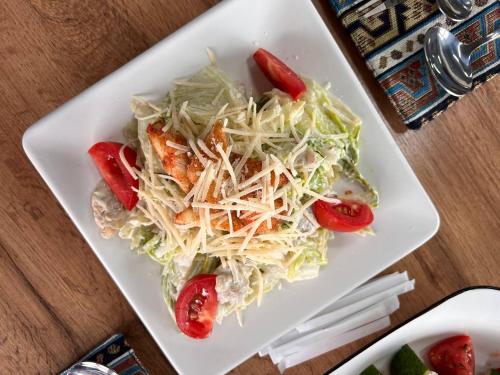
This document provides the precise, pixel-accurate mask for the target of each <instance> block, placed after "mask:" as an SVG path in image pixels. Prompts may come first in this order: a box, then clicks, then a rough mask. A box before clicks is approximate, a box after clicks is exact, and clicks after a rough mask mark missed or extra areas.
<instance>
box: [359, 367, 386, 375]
mask: <svg viewBox="0 0 500 375" xmlns="http://www.w3.org/2000/svg"><path fill="white" fill-rule="evenodd" d="M359 375H382V373H381V372H380V371H379V370H378V369H377V368H376V367H375V366H374V365H370V366H369V367H367V368H365V369H364V370H363V372H361V374H359Z"/></svg>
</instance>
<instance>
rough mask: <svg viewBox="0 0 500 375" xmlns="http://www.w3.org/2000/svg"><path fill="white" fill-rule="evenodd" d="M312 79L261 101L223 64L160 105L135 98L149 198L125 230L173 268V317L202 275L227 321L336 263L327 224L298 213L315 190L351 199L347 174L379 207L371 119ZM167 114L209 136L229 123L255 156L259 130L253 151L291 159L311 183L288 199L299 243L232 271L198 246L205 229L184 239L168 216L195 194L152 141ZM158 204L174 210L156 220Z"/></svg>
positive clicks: (166, 278)
mask: <svg viewBox="0 0 500 375" xmlns="http://www.w3.org/2000/svg"><path fill="white" fill-rule="evenodd" d="M303 80H304V82H305V83H306V86H307V91H306V93H305V94H304V95H303V96H302V97H301V99H300V100H297V101H294V100H292V99H291V97H290V96H289V95H287V94H285V93H283V92H281V91H280V90H278V89H273V90H271V91H270V92H267V93H265V94H264V96H263V97H262V98H260V100H258V101H257V103H255V102H254V101H253V99H252V98H249V99H247V98H246V96H245V92H244V89H243V87H242V86H241V85H239V84H237V83H235V82H234V81H232V80H231V79H230V78H228V77H227V75H226V74H225V73H224V72H223V71H222V70H221V69H220V68H218V67H217V66H216V65H209V66H207V67H204V68H203V69H201V70H200V71H199V72H197V73H196V74H195V75H193V76H192V77H189V78H186V79H178V80H176V81H174V83H173V87H172V89H171V90H170V92H169V93H168V94H167V95H166V96H165V98H164V99H163V100H162V101H161V102H159V103H157V104H153V103H150V102H148V101H146V100H145V99H143V98H140V97H134V98H133V100H132V103H131V108H132V110H133V112H134V114H135V116H136V119H135V120H134V121H132V122H130V124H129V125H128V126H127V127H126V129H125V130H124V132H125V134H126V137H127V139H128V140H129V141H133V140H134V139H137V140H138V155H139V162H140V163H139V164H140V165H141V166H144V167H143V168H142V171H141V172H138V174H140V185H139V192H140V199H141V201H143V203H144V204H143V205H142V206H141V208H142V212H141V211H140V210H138V209H135V210H134V211H132V213H131V214H130V216H129V219H128V221H127V222H126V224H125V225H124V226H123V227H122V228H121V229H120V231H119V235H120V237H121V238H125V239H129V240H130V245H131V248H132V249H134V250H135V251H137V252H138V253H139V254H147V255H148V256H149V257H151V259H153V260H154V261H155V262H158V263H160V264H162V265H163V272H162V281H161V289H162V294H163V296H164V298H165V302H166V304H167V306H168V308H169V310H170V312H171V314H172V315H174V309H175V301H176V299H177V297H178V295H179V293H180V291H181V289H182V287H183V286H184V284H185V282H186V281H187V280H189V279H190V278H192V277H193V276H195V275H197V274H200V273H215V274H217V284H216V289H217V293H218V302H219V307H218V315H217V320H218V321H221V320H222V319H223V318H224V317H225V316H227V315H229V314H231V313H233V312H239V311H242V310H243V309H245V308H246V307H247V306H248V305H249V304H251V303H253V302H254V301H255V300H258V299H259V300H260V298H261V297H262V294H263V293H267V292H269V291H270V290H272V289H273V288H274V287H276V286H277V285H280V283H281V282H283V281H288V282H295V281H298V280H304V279H310V278H314V277H316V276H317V275H318V272H319V270H320V268H321V267H322V266H324V265H326V264H327V254H326V253H327V240H328V238H329V236H330V232H328V231H327V230H325V229H322V228H318V227H317V226H316V224H315V222H314V220H311V221H309V220H305V219H304V218H302V219H301V221H300V222H298V221H294V220H293V218H294V215H295V214H297V212H299V213H301V214H302V213H303V211H300V209H301V207H302V206H304V204H305V203H306V202H307V201H309V200H310V199H311V197H312V196H314V197H316V199H317V194H314V193H311V191H313V192H316V193H319V194H324V195H328V194H338V195H340V196H341V195H342V193H343V192H344V191H346V190H345V189H344V190H342V191H340V188H339V191H337V190H336V187H335V186H336V184H338V183H339V182H340V181H344V182H345V181H347V185H349V184H351V183H352V184H356V186H357V187H358V188H359V189H361V191H362V192H361V193H359V194H357V195H356V197H358V198H359V199H360V200H363V201H365V202H366V203H368V204H370V205H371V206H372V207H376V206H377V205H378V194H377V192H376V190H375V188H374V187H372V186H371V185H370V184H369V183H368V181H367V180H366V179H365V178H364V177H363V176H362V174H361V173H360V171H359V169H358V161H359V147H360V139H359V135H360V129H361V120H360V119H359V118H358V117H357V116H356V115H355V114H354V113H352V112H351V110H350V109H349V108H348V107H346V106H345V105H344V104H343V103H342V102H341V101H340V100H339V99H337V98H335V97H334V96H333V95H331V94H330V92H329V91H328V90H327V89H325V88H324V87H323V86H321V85H320V84H318V83H317V82H315V81H313V80H311V79H308V78H303ZM222 113H223V114H222ZM159 119H160V120H162V121H163V123H164V124H165V125H164V126H165V129H166V128H170V127H173V128H174V129H175V130H176V131H177V132H179V133H180V134H181V135H183V136H184V137H185V138H186V139H191V140H196V138H204V136H205V135H206V134H207V132H208V131H209V130H210V128H211V126H212V124H213V123H214V122H215V121H216V120H218V119H220V120H224V121H225V126H226V128H227V129H226V131H227V132H228V133H226V134H227V137H228V140H229V141H230V144H231V147H232V153H234V154H239V155H244V154H245V153H247V150H248V149H249V146H250V143H251V142H252V138H251V137H255V138H254V139H253V144H252V148H251V153H250V152H248V155H247V156H248V157H250V158H258V159H260V160H262V161H264V160H265V159H267V162H270V160H271V161H272V160H274V159H272V158H271V157H270V155H272V157H273V158H274V157H276V158H277V159H278V160H279V161H281V162H282V163H283V165H285V168H286V170H285V171H289V172H290V173H291V174H292V175H293V177H294V179H295V181H294V183H296V184H298V185H300V186H301V187H302V189H295V188H294V187H295V186H296V185H295V184H289V186H288V187H287V188H288V190H286V195H285V196H286V197H288V198H289V201H290V202H292V204H290V206H291V207H292V208H291V211H290V212H288V213H287V215H290V216H291V217H292V220H290V221H284V222H283V223H282V224H281V227H280V228H279V229H278V230H280V231H285V230H289V229H292V230H295V229H297V230H298V232H296V233H298V237H297V238H294V239H293V240H290V241H292V242H284V243H285V244H286V245H282V244H281V243H280V244H279V245H278V246H279V247H280V248H279V249H278V250H275V249H274V248H272V247H271V250H270V251H273V252H274V251H276V253H273V254H271V255H270V256H267V254H265V251H263V255H262V256H261V254H260V253H257V254H256V253H254V255H253V257H250V256H249V257H248V258H246V257H245V255H244V252H243V253H242V254H237V255H236V256H235V257H234V258H231V257H229V256H228V257H226V258H225V259H224V262H223V264H228V266H227V267H226V268H223V267H222V265H221V261H220V259H219V258H218V256H213V254H214V253H211V255H212V256H209V255H207V254H205V253H203V252H204V251H206V250H204V249H202V248H201V247H200V243H201V240H198V242H197V245H196V246H197V247H196V246H193V247H192V248H190V246H191V245H192V244H193V243H194V242H196V241H195V240H194V238H195V235H197V234H198V232H196V231H198V230H199V229H198V228H196V229H189V228H188V229H186V228H185V227H184V228H180V229H179V231H178V232H174V233H176V234H175V236H178V237H179V236H180V237H181V241H183V242H180V243H179V240H178V238H177V237H175V236H174V235H172V233H171V228H170V229H169V228H167V226H165V227H164V228H162V225H161V223H160V224H158V223H159V222H160V221H161V220H165V218H166V219H170V218H173V217H174V215H175V214H176V213H179V212H181V211H182V210H183V209H185V208H186V207H189V204H191V203H190V202H185V201H184V200H183V198H185V192H182V191H181V190H180V189H179V187H178V186H177V184H176V183H175V182H172V181H171V179H169V178H168V177H171V176H166V175H165V171H164V169H163V167H162V164H161V163H160V161H159V159H158V157H157V156H156V153H155V151H154V150H153V148H152V145H151V143H150V140H149V136H148V134H147V128H148V126H149V124H151V123H153V122H155V121H157V120H159ZM256 124H257V125H256ZM249 134H250V135H249ZM266 134H271V136H267V135H266ZM181 151H182V149H181ZM207 168H208V167H207ZM141 173H142V174H141ZM267 173H269V171H268V172H267ZM292 185H293V186H292ZM304 191H308V193H304ZM325 199H326V198H325ZM188 200H189V198H188ZM140 203H141V202H140ZM151 205H152V206H158V205H159V206H160V211H162V210H163V209H164V210H165V212H163V211H162V212H161V214H163V215H161V214H160V217H158V216H156V217H152V216H155V213H156V214H158V212H157V211H154V210H153V213H151V211H148V209H152V208H151V207H152V206H151ZM309 210H310V209H309ZM144 212H146V213H145V214H144ZM308 213H309V214H310V215H312V213H310V212H309V211H308ZM145 215H146V216H147V217H146V216H145ZM299 218H300V217H299ZM292 222H293V223H294V224H293V225H292ZM294 225H297V228H294V227H293V226H294ZM165 228H167V229H165ZM200 232H201V230H200ZM302 233H303V234H304V235H302ZM306 233H307V234H306ZM366 233H369V231H368V230H367V231H366ZM201 235H203V236H205V234H204V233H203V234H201ZM201 235H200V238H201ZM217 235H218V233H216V234H215V235H214V236H215V237H216V236H217ZM287 235H288V234H287ZM203 238H204V239H205V240H206V239H207V238H206V237H203ZM205 245H206V244H205ZM222 246H223V245H222ZM282 246H283V247H284V248H285V250H283V249H282V248H281V247H282ZM228 251H230V250H228ZM259 252H260V249H259ZM217 253H218V254H220V252H217Z"/></svg>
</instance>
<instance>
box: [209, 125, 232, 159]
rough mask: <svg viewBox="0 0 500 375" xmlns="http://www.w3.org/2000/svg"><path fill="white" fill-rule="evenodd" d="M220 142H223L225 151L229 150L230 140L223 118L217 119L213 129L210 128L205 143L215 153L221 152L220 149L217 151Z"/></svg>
mask: <svg viewBox="0 0 500 375" xmlns="http://www.w3.org/2000/svg"><path fill="white" fill-rule="evenodd" d="M218 143H220V144H221V146H222V149H223V150H224V151H226V150H227V146H228V144H227V143H228V142H227V138H226V134H225V133H224V126H223V124H222V121H221V120H217V121H216V122H215V124H214V126H212V130H210V133H208V135H207V136H206V137H205V144H206V145H207V147H208V149H209V150H210V151H212V152H213V153H214V154H215V155H218V154H219V151H217V147H216V146H217V144H218Z"/></svg>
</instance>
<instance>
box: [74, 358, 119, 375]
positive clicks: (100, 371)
mask: <svg viewBox="0 0 500 375" xmlns="http://www.w3.org/2000/svg"><path fill="white" fill-rule="evenodd" d="M68 375H118V374H117V373H116V372H115V371H114V370H112V369H110V368H109V367H106V366H104V365H101V364H99V363H95V362H89V361H85V362H80V363H77V364H75V365H73V366H72V367H71V368H70V369H69V370H68Z"/></svg>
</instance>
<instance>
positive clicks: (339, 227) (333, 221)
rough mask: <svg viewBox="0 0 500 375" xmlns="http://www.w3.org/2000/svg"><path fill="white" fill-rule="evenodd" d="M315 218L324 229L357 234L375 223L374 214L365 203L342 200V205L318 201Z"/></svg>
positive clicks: (314, 206) (314, 209)
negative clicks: (356, 232)
mask: <svg viewBox="0 0 500 375" xmlns="http://www.w3.org/2000/svg"><path fill="white" fill-rule="evenodd" d="M312 210H313V213H314V216H315V217H316V220H317V221H318V223H319V225H321V226H322V227H323V228H326V229H329V230H333V231H337V232H355V231H357V230H360V229H363V228H364V227H366V226H368V225H370V224H371V222H372V221H373V212H372V210H371V208H370V206H368V205H367V204H365V203H361V202H358V201H352V200H342V201H341V202H340V203H327V202H324V201H316V202H314V204H313V207H312Z"/></svg>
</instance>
